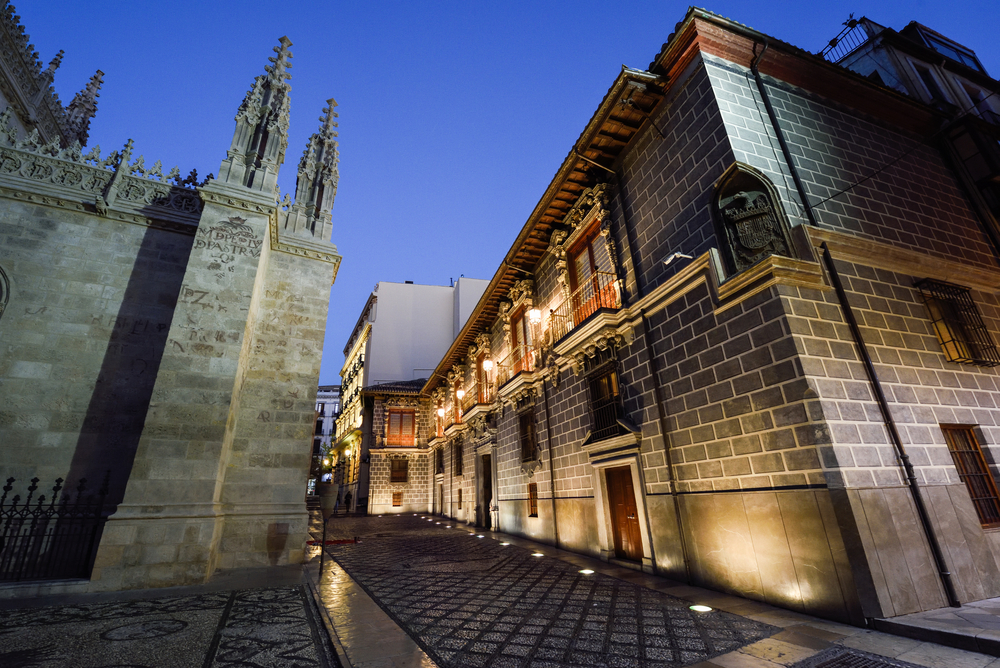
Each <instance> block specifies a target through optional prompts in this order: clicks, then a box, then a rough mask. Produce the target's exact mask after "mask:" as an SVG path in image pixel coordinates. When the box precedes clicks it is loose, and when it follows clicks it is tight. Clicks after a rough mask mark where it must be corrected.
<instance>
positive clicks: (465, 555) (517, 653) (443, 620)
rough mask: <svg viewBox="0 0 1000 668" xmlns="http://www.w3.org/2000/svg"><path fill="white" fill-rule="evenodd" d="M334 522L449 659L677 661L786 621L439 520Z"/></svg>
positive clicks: (356, 567)
mask: <svg viewBox="0 0 1000 668" xmlns="http://www.w3.org/2000/svg"><path fill="white" fill-rule="evenodd" d="M436 522H437V523H436ZM333 524H335V527H336V534H337V536H336V537H337V538H347V537H350V536H353V535H359V536H361V535H363V536H364V538H363V539H362V542H360V543H358V544H338V545H331V546H329V547H328V553H329V554H330V555H331V556H332V557H333V558H335V559H336V560H337V561H338V562H339V563H340V564H341V565H342V566H343V567H344V569H345V570H346V571H347V572H348V573H349V574H350V575H351V577H353V578H354V579H355V580H356V581H357V582H358V583H359V584H360V585H361V586H362V587H364V588H365V589H366V590H367V591H368V592H369V594H370V595H371V596H372V597H373V598H374V599H375V601H376V602H377V603H378V604H379V605H380V606H381V607H382V608H383V609H384V610H386V612H387V613H388V614H389V615H390V616H391V617H392V618H393V619H395V620H396V621H397V622H398V623H399V624H400V625H402V626H403V627H405V628H406V630H407V631H408V633H409V634H410V635H411V636H412V637H413V638H414V639H415V640H416V641H417V642H418V643H419V644H420V646H421V647H423V648H424V650H425V651H426V652H427V653H428V655H430V656H431V657H432V658H433V659H434V660H435V661H436V662H437V663H438V664H439V665H441V666H455V667H459V666H470V667H475V668H479V667H485V666H490V667H496V668H516V667H519V666H531V667H532V668H559V667H562V666H609V667H610V668H628V667H632V666H642V667H643V668H665V667H666V666H677V665H688V664H692V663H697V662H698V661H702V660H704V659H707V658H710V657H713V656H717V655H719V654H725V653H727V652H731V651H733V650H735V649H737V648H739V647H741V646H743V645H746V644H749V643H752V642H755V641H757V640H760V639H761V638H764V637H767V636H770V635H772V634H774V633H777V632H778V631H779V630H780V629H778V628H777V627H774V626H770V625H767V624H761V623H759V622H755V621H752V620H749V619H746V618H743V617H739V616H736V615H731V614H728V613H724V612H718V611H714V612H709V613H699V612H694V611H692V610H690V609H689V606H690V603H688V602H686V601H682V600H680V599H677V598H674V597H672V596H668V595H665V594H662V593H660V592H656V591H651V590H649V589H646V588H644V587H639V586H636V585H633V584H630V583H628V582H623V581H621V580H617V579H615V578H610V577H607V576H604V575H599V574H582V573H579V572H578V570H579V569H577V568H575V567H574V566H573V565H572V564H569V563H566V562H564V561H561V560H559V559H553V558H551V555H545V554H544V552H536V553H532V552H530V551H528V550H526V549H523V548H520V547H517V546H514V545H509V544H506V545H505V544H504V543H503V542H501V541H499V540H495V539H493V538H492V537H485V536H484V535H483V534H475V533H470V532H469V531H468V530H467V529H464V528H458V527H454V528H451V529H446V528H444V527H446V526H448V525H450V523H440V522H439V521H438V520H421V519H420V518H419V517H393V518H388V517H385V518H371V519H361V518H358V519H346V518H345V519H338V520H334V521H333ZM328 538H329V537H328Z"/></svg>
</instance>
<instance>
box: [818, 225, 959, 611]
mask: <svg viewBox="0 0 1000 668" xmlns="http://www.w3.org/2000/svg"><path fill="white" fill-rule="evenodd" d="M820 248H822V249H823V261H824V263H825V264H826V268H827V270H828V271H829V272H830V281H831V282H832V283H833V288H834V290H836V292H837V299H838V300H839V301H840V308H841V310H843V312H844V317H845V318H847V324H848V325H849V326H850V328H851V334H852V335H853V337H854V342H855V343H856V344H857V346H858V351H859V352H860V354H861V361H862V362H863V363H864V366H865V372H866V373H867V374H868V381H869V382H870V383H871V386H872V392H873V393H874V394H875V401H876V402H877V403H878V407H879V410H880V411H881V412H882V420H883V421H884V422H885V426H886V429H887V430H888V432H889V437H890V438H891V439H892V445H893V447H894V448H895V450H896V456H897V457H898V458H899V462H900V466H901V468H902V469H903V473H904V475H905V477H906V481H907V483H908V485H907V486H908V487H909V488H910V495H911V496H912V497H913V505H914V506H916V509H917V517H919V518H920V524H921V526H922V527H923V531H924V536H925V537H926V538H927V542H928V544H929V545H930V548H931V554H932V555H933V557H934V565H935V566H936V567H937V570H938V577H939V578H940V579H941V584H942V585H943V586H944V591H945V595H946V596H947V598H948V605H950V606H951V607H953V608H960V607H962V604H961V602H959V600H958V595H957V594H956V593H955V585H954V583H952V581H951V573H950V572H949V571H948V568H947V567H946V565H945V563H944V555H943V554H942V552H941V546H940V545H939V544H938V540H937V536H936V535H935V534H934V529H933V527H932V526H931V520H930V516H929V515H928V514H927V507H926V506H925V505H924V500H923V498H922V497H921V496H920V489H919V487H918V484H917V476H916V475H915V473H914V471H913V464H911V463H910V456H909V455H907V454H906V449H905V448H904V447H903V441H902V439H901V438H900V437H899V432H898V431H897V430H896V422H895V421H894V420H893V419H892V414H891V413H890V412H889V403H888V402H887V401H886V399H885V394H883V392H882V385H881V383H880V382H879V380H878V376H877V375H876V373H875V366H874V365H873V364H872V359H871V357H869V356H868V348H867V347H866V346H865V341H864V339H863V338H862V337H861V330H860V329H858V322H857V320H855V319H854V311H853V310H851V304H850V302H848V301H847V293H846V292H844V286H843V284H842V283H841V282H840V274H838V273H837V267H836V266H834V264H833V256H832V255H830V249H829V248H828V247H827V245H826V242H825V241H824V242H823V243H822V244H820Z"/></svg>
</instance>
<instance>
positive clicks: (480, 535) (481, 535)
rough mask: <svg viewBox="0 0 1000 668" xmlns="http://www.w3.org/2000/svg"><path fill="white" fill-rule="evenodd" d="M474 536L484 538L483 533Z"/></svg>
mask: <svg viewBox="0 0 1000 668" xmlns="http://www.w3.org/2000/svg"><path fill="white" fill-rule="evenodd" d="M476 538H486V536H484V535H483V534H479V535H477V536H476Z"/></svg>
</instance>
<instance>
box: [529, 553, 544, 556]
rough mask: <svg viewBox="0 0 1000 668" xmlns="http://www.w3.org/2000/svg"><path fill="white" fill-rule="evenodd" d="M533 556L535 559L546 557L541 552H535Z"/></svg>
mask: <svg viewBox="0 0 1000 668" xmlns="http://www.w3.org/2000/svg"><path fill="white" fill-rule="evenodd" d="M531 556H533V557H544V556H545V555H544V554H542V553H541V552H533V553H532V554H531Z"/></svg>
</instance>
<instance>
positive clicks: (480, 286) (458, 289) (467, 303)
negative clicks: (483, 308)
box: [434, 278, 490, 367]
mask: <svg viewBox="0 0 1000 668" xmlns="http://www.w3.org/2000/svg"><path fill="white" fill-rule="evenodd" d="M489 284H490V282H489V281H487V280H483V279H481V278H460V279H458V280H457V281H455V331H454V333H453V334H452V335H451V340H452V341H454V340H455V337H456V336H458V333H459V332H461V331H462V328H463V327H465V321H466V320H468V319H469V316H470V315H472V311H473V310H475V308H476V304H478V303H479V299H480V297H482V296H483V293H484V292H486V288H487V287H488V286H489ZM448 345H449V346H450V345H451V341H449V342H448ZM445 352H447V348H446V349H445V350H444V351H442V352H441V355H442V356H444V353H445ZM440 361H441V358H440V357H439V358H438V362H440ZM434 366H435V367H437V363H435V364H434Z"/></svg>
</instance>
